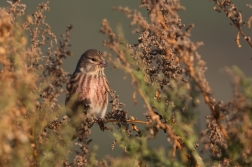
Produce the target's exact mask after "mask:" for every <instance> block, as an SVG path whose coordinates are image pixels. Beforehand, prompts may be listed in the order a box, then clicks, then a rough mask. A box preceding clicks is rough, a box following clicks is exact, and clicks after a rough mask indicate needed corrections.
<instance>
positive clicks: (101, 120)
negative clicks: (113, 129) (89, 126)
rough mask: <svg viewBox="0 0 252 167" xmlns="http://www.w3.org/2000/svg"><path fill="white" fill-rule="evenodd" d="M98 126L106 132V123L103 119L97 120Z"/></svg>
mask: <svg viewBox="0 0 252 167" xmlns="http://www.w3.org/2000/svg"><path fill="white" fill-rule="evenodd" d="M97 123H98V125H99V126H100V129H101V131H104V130H105V121H104V119H103V118H98V120H97Z"/></svg>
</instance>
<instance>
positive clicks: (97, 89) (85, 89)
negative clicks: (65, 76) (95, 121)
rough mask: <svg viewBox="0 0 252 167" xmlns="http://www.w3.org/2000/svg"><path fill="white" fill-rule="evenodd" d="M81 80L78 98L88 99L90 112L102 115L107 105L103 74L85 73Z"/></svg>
mask: <svg viewBox="0 0 252 167" xmlns="http://www.w3.org/2000/svg"><path fill="white" fill-rule="evenodd" d="M81 80H82V82H80V85H79V88H80V91H79V92H80V94H79V98H80V99H82V100H85V99H88V100H89V101H90V102H91V103H90V106H89V107H90V112H92V113H94V114H96V115H97V116H98V117H104V115H105V113H106V109H107V105H108V94H107V90H106V84H107V82H106V78H105V76H98V75H85V76H83V78H82V79H81Z"/></svg>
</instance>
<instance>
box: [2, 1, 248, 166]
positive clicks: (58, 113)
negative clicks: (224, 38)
mask: <svg viewBox="0 0 252 167" xmlns="http://www.w3.org/2000/svg"><path fill="white" fill-rule="evenodd" d="M8 2H9V4H10V6H9V7H8V8H0V87H1V89H0V94H1V96H0V109H1V110H0V112H1V113H0V141H1V142H0V166H66V167H70V166H104V167H106V166H197V167H198V166H251V165H252V144H251V138H252V126H251V122H252V114H251V109H252V94H251V92H252V80H251V78H247V77H246V76H245V75H244V74H243V73H242V72H241V71H240V70H239V68H238V67H233V68H226V69H225V71H226V73H227V74H228V75H229V76H230V77H231V78H232V80H233V85H232V86H233V98H232V100H230V101H229V102H223V101H218V100H216V99H215V98H214V95H213V94H212V90H211V88H210V86H209V84H208V81H207V79H206V77H205V71H206V69H207V67H206V63H205V62H204V61H203V60H202V59H201V56H200V55H199V54H198V52H197V48H198V47H200V46H201V45H202V42H192V41H191V40H190V35H191V34H190V33H191V30H192V29H193V27H194V25H193V24H192V25H189V26H186V25H184V24H183V23H182V21H181V19H180V17H179V15H178V11H180V10H183V9H184V7H182V6H181V5H180V3H179V1H177V0H162V1H156V0H142V1H141V4H140V5H139V7H140V8H144V9H146V10H147V12H148V18H145V17H144V16H142V14H141V12H138V11H135V10H131V9H129V8H128V7H115V8H114V10H117V11H121V12H123V13H124V14H125V15H126V16H127V17H128V18H129V19H130V20H131V25H132V26H133V27H134V32H135V33H137V34H138V36H139V37H138V41H137V42H136V43H133V44H131V43H128V42H127V41H126V37H124V33H123V30H122V27H121V26H118V27H117V30H116V31H114V30H113V29H112V28H111V27H110V25H109V22H108V20H107V19H104V20H103V22H102V27H101V30H100V32H101V33H103V34H105V35H107V36H108V39H107V40H105V41H103V45H104V46H106V47H108V48H109V49H110V50H111V51H112V52H113V54H112V53H107V52H105V56H107V58H108V59H109V61H110V62H111V63H113V64H114V66H115V67H116V68H120V69H122V70H124V71H126V72H127V73H128V74H129V75H130V77H131V80H132V83H133V85H134V87H135V89H136V91H135V92H134V94H133V101H134V102H136V98H135V97H136V94H139V95H140V96H141V98H142V99H143V101H144V103H145V106H146V120H138V119H136V118H135V117H134V115H129V113H128V111H126V110H125V109H124V104H123V103H122V102H120V99H119V96H118V95H116V92H115V91H113V90H111V91H110V98H111V101H110V105H111V106H112V110H111V111H107V114H106V117H105V120H104V123H105V126H104V127H102V129H103V130H110V129H109V128H107V127H106V125H107V124H108V123H113V125H114V126H115V127H116V128H118V129H119V132H117V133H114V137H115V140H114V142H113V143H112V144H111V149H112V150H113V149H114V148H115V147H117V146H119V147H121V148H122V149H123V150H124V152H125V154H124V155H123V156H121V157H117V158H113V157H108V158H106V160H105V159H104V160H102V161H99V160H97V159H96V154H95V148H94V149H93V150H90V148H89V144H90V142H91V141H92V139H91V138H90V136H89V135H90V133H91V129H89V128H86V127H87V126H85V129H84V130H83V131H81V133H82V136H83V138H80V137H79V138H78V139H77V141H76V140H72V136H73V135H74V134H75V133H76V132H75V130H76V129H75V128H73V127H72V126H71V125H70V123H69V118H68V117H67V116H66V115H65V108H64V106H62V105H60V104H59V102H58V98H59V96H60V95H61V94H64V93H66V89H65V84H66V83H68V81H69V76H70V74H69V73H67V72H66V71H65V70H64V69H63V68H62V64H63V60H64V59H66V58H67V57H68V56H71V55H72V53H71V51H70V49H69V47H70V46H71V45H70V31H71V30H72V26H71V25H69V26H67V28H66V31H65V34H63V35H62V36H61V38H60V39H58V38H57V37H56V36H55V35H54V34H53V32H52V31H51V27H50V25H49V24H48V23H46V20H45V15H44V12H45V11H48V10H49V9H50V7H49V2H46V3H42V4H39V5H38V6H37V9H36V12H35V13H34V14H33V15H32V16H26V21H25V22H24V23H23V24H20V22H19V21H18V19H19V18H20V17H24V15H25V9H26V6H25V4H22V3H21V2H20V0H15V1H12V2H10V1H8ZM213 2H214V3H215V6H214V10H216V11H218V12H221V11H224V13H225V14H226V15H227V17H228V18H229V19H230V20H231V22H232V23H231V24H232V25H233V26H234V27H236V28H237V30H238V35H237V38H236V43H237V45H238V47H240V42H239V40H240V39H239V38H240V37H239V36H240V35H242V36H243V37H244V39H245V40H246V41H247V43H248V44H249V45H250V46H251V41H250V37H248V36H246V35H245V33H244V32H243V31H242V26H243V25H244V24H247V25H248V27H249V28H250V22H251V20H252V19H251V18H252V16H251V17H250V18H249V19H248V21H247V23H244V22H243V20H242V14H241V12H240V11H239V10H238V9H237V8H236V7H235V5H234V4H233V3H232V2H231V0H221V1H220V0H213ZM247 6H248V7H250V8H251V5H247ZM219 8H220V9H219ZM25 32H28V33H29V35H30V37H29V38H26V37H25V35H24V33H25ZM45 48H47V49H45ZM200 95H202V96H203V99H204V102H205V104H206V105H207V106H208V108H209V110H210V115H209V116H207V117H206V118H205V121H206V128H205V129H204V130H203V131H202V132H198V131H197V128H196V127H195V124H196V122H197V119H198V117H197V113H196V108H197V106H198V104H199V96H200ZM93 123H95V121H94V122H93ZM138 124H144V125H145V126H144V129H140V128H139V127H138ZM158 133H165V134H166V140H167V143H164V145H168V146H169V147H168V149H167V150H164V149H162V148H161V149H155V148H153V147H151V146H150V145H149V141H150V140H154V141H155V139H156V136H157V135H158ZM198 134H200V135H198ZM76 146H77V147H78V149H76ZM199 146H202V147H201V148H202V149H199ZM77 150H78V151H77ZM204 153H207V154H209V155H210V156H209V157H208V158H205V157H204Z"/></svg>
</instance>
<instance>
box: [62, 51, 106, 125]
mask: <svg viewBox="0 0 252 167" xmlns="http://www.w3.org/2000/svg"><path fill="white" fill-rule="evenodd" d="M106 66H107V63H106V62H105V59H104V57H103V55H102V53H101V52H99V51H97V50H95V49H90V50H87V51H86V52H85V53H83V54H82V56H81V57H80V59H79V61H78V64H77V66H76V69H75V71H74V73H73V75H72V76H71V78H70V82H69V84H68V85H67V91H68V94H67V96H66V101H65V105H66V108H67V115H68V116H69V117H70V118H71V119H80V117H81V115H80V114H83V113H84V114H85V115H86V114H90V115H92V116H95V117H97V118H104V116H105V114H106V110H107V106H108V92H109V86H108V82H107V79H106V76H105V74H104V67H106ZM79 121H80V120H79ZM79 121H78V122H79ZM75 122H76V121H75Z"/></svg>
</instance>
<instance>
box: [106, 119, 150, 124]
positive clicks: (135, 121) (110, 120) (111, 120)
mask: <svg viewBox="0 0 252 167" xmlns="http://www.w3.org/2000/svg"><path fill="white" fill-rule="evenodd" d="M126 121H127V122H128V123H139V124H145V125H148V124H150V123H149V122H146V121H141V120H137V119H135V120H126ZM105 122H106V123H108V122H120V121H119V120H116V119H109V120H108V119H107V120H105Z"/></svg>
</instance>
